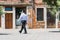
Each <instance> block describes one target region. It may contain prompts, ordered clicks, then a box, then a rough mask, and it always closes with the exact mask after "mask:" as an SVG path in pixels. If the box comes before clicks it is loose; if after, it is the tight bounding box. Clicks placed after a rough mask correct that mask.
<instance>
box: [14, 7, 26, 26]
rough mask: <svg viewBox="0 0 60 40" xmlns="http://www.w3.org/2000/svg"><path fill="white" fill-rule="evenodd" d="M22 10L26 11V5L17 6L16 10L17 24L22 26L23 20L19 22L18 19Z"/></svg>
mask: <svg viewBox="0 0 60 40" xmlns="http://www.w3.org/2000/svg"><path fill="white" fill-rule="evenodd" d="M22 10H23V11H24V12H25V13H26V7H16V11H15V13H16V15H15V16H16V17H15V19H16V26H21V22H18V21H17V20H18V19H19V17H20V15H21V12H22Z"/></svg>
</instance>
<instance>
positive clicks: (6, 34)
mask: <svg viewBox="0 0 60 40" xmlns="http://www.w3.org/2000/svg"><path fill="white" fill-rule="evenodd" d="M0 35H10V33H0Z"/></svg>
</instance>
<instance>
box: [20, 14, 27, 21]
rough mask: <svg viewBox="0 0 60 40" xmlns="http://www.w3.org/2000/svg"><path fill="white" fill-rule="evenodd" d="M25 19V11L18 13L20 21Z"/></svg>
mask: <svg viewBox="0 0 60 40" xmlns="http://www.w3.org/2000/svg"><path fill="white" fill-rule="evenodd" d="M22 20H26V21H27V15H26V14H25V13H21V15H20V21H22Z"/></svg>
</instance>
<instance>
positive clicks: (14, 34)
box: [0, 29, 60, 40]
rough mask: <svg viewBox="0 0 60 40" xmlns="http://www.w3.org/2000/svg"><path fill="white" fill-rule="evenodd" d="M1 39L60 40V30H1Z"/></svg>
mask: <svg viewBox="0 0 60 40" xmlns="http://www.w3.org/2000/svg"><path fill="white" fill-rule="evenodd" d="M0 40H60V32H48V31H42V30H40V29H28V34H23V33H21V34H20V33H19V30H17V29H14V30H8V29H6V30H1V31H0Z"/></svg>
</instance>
